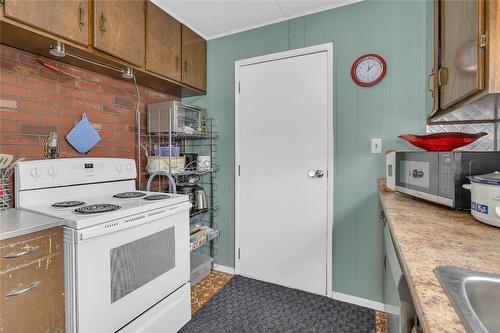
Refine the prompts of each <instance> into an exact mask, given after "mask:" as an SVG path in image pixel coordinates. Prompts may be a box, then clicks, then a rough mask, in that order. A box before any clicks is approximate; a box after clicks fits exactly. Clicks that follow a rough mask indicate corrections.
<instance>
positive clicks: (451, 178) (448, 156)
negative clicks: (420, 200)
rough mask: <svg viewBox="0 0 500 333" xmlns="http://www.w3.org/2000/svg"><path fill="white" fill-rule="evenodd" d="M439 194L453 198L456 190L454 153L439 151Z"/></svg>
mask: <svg viewBox="0 0 500 333" xmlns="http://www.w3.org/2000/svg"><path fill="white" fill-rule="evenodd" d="M438 163H439V196H440V197H444V198H449V199H453V198H454V192H455V166H454V156H453V153H449V152H446V153H439V162H438Z"/></svg>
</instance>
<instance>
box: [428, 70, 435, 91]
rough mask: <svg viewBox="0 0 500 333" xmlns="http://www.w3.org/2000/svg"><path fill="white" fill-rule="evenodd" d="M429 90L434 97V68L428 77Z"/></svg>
mask: <svg viewBox="0 0 500 333" xmlns="http://www.w3.org/2000/svg"><path fill="white" fill-rule="evenodd" d="M431 78H432V80H431ZM427 90H428V91H429V92H430V93H431V95H432V97H434V70H433V71H432V73H430V74H429V76H428V77H427Z"/></svg>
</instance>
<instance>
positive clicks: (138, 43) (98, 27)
mask: <svg viewBox="0 0 500 333" xmlns="http://www.w3.org/2000/svg"><path fill="white" fill-rule="evenodd" d="M145 9H146V2H144V1H132V0H126V1H119V0H113V1H112V0H94V47H95V48H96V49H99V50H101V51H104V52H106V53H109V54H111V55H113V56H115V57H117V58H120V59H123V60H125V61H128V62H130V63H132V64H134V65H137V66H139V67H144V61H145V48H146V42H145V40H146V10H145Z"/></svg>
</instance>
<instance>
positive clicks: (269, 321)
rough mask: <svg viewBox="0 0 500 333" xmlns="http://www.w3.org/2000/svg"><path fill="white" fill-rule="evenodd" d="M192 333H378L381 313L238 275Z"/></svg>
mask: <svg viewBox="0 0 500 333" xmlns="http://www.w3.org/2000/svg"><path fill="white" fill-rule="evenodd" d="M181 332H182V333H189V332H336V333H337V332H339V333H340V332H369V333H372V332H375V312H374V311H373V310H371V309H367V308H363V307H360V306H356V305H352V304H348V303H344V302H340V301H336V300H333V299H331V298H328V297H324V296H318V295H313V294H310V293H307V292H304V291H300V290H296V289H290V288H286V287H282V286H278V285H275V284H271V283H267V282H262V281H258V280H254V279H249V278H245V277H242V276H235V277H234V278H233V279H232V280H231V281H230V282H229V283H228V284H227V285H226V286H225V287H224V288H222V289H221V290H220V291H219V292H218V293H217V294H216V295H215V296H214V297H213V298H212V299H211V300H210V301H208V302H207V303H206V304H205V305H204V306H203V307H202V308H201V309H200V310H198V312H196V314H195V315H194V316H193V319H192V320H191V321H190V322H189V323H187V324H186V325H185V326H184V327H183V328H182V330H181Z"/></svg>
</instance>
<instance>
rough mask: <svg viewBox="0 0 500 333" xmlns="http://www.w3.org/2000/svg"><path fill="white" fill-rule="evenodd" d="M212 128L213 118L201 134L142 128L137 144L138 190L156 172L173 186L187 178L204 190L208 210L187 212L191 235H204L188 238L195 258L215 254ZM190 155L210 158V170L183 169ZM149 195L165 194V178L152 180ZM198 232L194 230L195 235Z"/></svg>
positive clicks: (215, 135)
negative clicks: (194, 180)
mask: <svg viewBox="0 0 500 333" xmlns="http://www.w3.org/2000/svg"><path fill="white" fill-rule="evenodd" d="M146 117H147V115H146ZM138 121H139V119H138ZM138 126H139V124H138ZM216 126H217V123H216V121H215V119H214V118H213V117H206V119H205V121H204V126H203V131H201V132H198V131H197V132H195V133H179V132H173V131H172V129H171V128H170V129H169V128H161V126H159V125H158V129H157V132H152V131H148V129H147V128H145V129H143V130H141V134H140V142H139V145H140V147H141V149H140V152H138V155H139V160H138V162H139V163H138V168H139V174H140V177H139V181H138V187H139V188H140V189H142V190H145V189H146V188H145V187H146V182H147V179H148V178H149V176H150V174H152V173H155V172H158V171H164V172H168V173H169V174H170V175H171V176H172V177H173V179H174V181H175V182H176V183H179V182H185V181H186V180H187V179H189V177H190V176H195V177H196V178H198V177H199V180H198V182H197V185H200V186H201V187H203V189H204V190H205V193H206V197H207V205H208V208H207V209H204V210H202V211H191V212H190V224H191V230H192V231H193V227H194V226H197V227H201V230H203V231H202V233H204V232H206V233H205V234H203V235H200V234H198V235H195V237H191V239H192V241H193V239H194V240H195V244H191V251H193V253H194V251H195V252H197V255H198V254H199V255H202V254H205V255H208V256H210V257H212V258H213V257H214V256H216V255H217V253H218V251H217V247H216V242H217V239H218V236H219V231H218V226H217V223H216V222H215V218H216V216H217V212H218V210H219V209H220V205H219V203H218V201H217V197H216V190H217V186H216V184H215V178H216V176H217V172H218V170H219V165H218V164H217V156H216V152H217V145H216V141H217V139H218V137H219V135H218V132H217V131H216ZM138 128H140V127H138ZM155 130H156V129H155ZM193 153H196V154H198V156H210V161H211V166H210V168H203V169H201V170H199V169H197V168H196V167H193V162H190V163H189V164H187V165H186V163H185V159H184V157H183V155H184V154H193ZM158 155H163V156H158ZM194 164H196V162H194ZM151 191H157V192H168V191H169V183H168V177H164V176H159V177H156V178H155V179H154V181H153V182H152V186H151ZM199 230H200V229H199V228H198V229H197V231H196V232H199ZM192 236H193V235H192ZM193 269H194V270H196V269H197V267H192V269H191V270H192V272H193Z"/></svg>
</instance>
